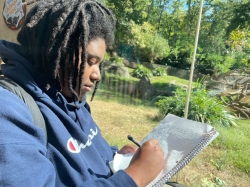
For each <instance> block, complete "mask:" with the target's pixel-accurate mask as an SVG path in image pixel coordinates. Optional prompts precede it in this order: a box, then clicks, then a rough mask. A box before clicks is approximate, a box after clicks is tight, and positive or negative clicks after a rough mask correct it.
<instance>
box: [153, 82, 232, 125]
mask: <svg viewBox="0 0 250 187" xmlns="http://www.w3.org/2000/svg"><path fill="white" fill-rule="evenodd" d="M186 98H187V91H186V90H184V89H181V88H177V90H176V92H175V95H174V96H172V97H165V98H164V99H160V100H158V101H157V102H156V106H158V107H159V113H160V116H165V115H166V114H168V113H171V114H174V115H177V116H180V117H183V116H184V109H185V104H186ZM188 119H191V120H195V121H200V122H203V123H208V124H212V125H219V124H220V125H223V126H233V125H236V124H235V122H234V121H233V119H235V118H234V117H233V116H232V115H230V114H229V112H228V111H227V110H226V106H224V105H223V104H222V102H221V101H219V100H218V99H217V98H216V97H212V96H211V95H209V92H208V91H207V90H206V89H205V88H203V87H202V86H198V87H197V88H195V89H194V90H193V91H192V92H191V96H190V103H189V110H188Z"/></svg>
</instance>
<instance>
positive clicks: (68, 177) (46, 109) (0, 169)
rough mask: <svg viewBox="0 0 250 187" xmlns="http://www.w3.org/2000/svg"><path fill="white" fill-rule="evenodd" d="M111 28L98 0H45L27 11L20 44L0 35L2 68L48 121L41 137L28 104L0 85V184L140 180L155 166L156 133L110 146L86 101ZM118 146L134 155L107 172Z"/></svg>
mask: <svg viewBox="0 0 250 187" xmlns="http://www.w3.org/2000/svg"><path fill="white" fill-rule="evenodd" d="M114 32H115V20H114V16H113V14H112V13H111V11H110V10H109V9H108V8H106V7H105V6H104V5H103V4H101V3H100V2H98V1H96V0H70V1H69V0H53V1H52V0H43V1H40V2H38V3H37V4H36V5H35V6H34V7H33V8H32V9H31V10H30V12H29V13H28V15H27V17H26V20H25V23H24V25H23V27H22V28H21V30H20V32H19V33H18V36H17V40H18V42H19V43H20V45H19V44H15V43H10V42H8V41H5V40H0V57H1V58H2V60H3V61H4V64H2V66H1V69H2V73H3V74H4V76H6V77H9V78H10V79H12V80H13V81H15V82H16V83H17V84H19V85H20V86H21V87H22V88H24V89H25V90H26V91H27V92H28V93H29V94H30V95H31V96H32V97H33V98H34V100H35V101H36V103H37V105H38V107H39V109H40V111H41V113H42V115H43V117H44V120H45V123H46V128H47V138H46V135H45V133H44V131H43V130H42V129H41V128H39V127H38V126H36V125H35V124H34V122H33V118H32V115H31V112H30V110H29V108H28V107H27V106H26V104H25V103H24V102H23V101H22V100H21V99H20V98H18V97H17V96H16V95H15V94H13V93H12V92H10V91H8V90H6V89H4V88H2V87H0V95H1V97H0V103H1V108H0V184H1V186H25V187H26V186H36V187H38V186H60V187H61V186H71V187H72V186H86V187H90V186H91V187H94V186H110V187H113V186H116V187H119V186H121V187H124V186H131V187H133V186H138V187H143V186H146V185H147V184H149V183H150V182H151V181H152V180H153V179H154V178H155V177H156V176H157V175H158V174H159V173H160V171H161V170H162V168H163V166H164V159H163V157H164V154H163V152H162V149H161V147H160V146H159V143H158V141H157V140H156V139H151V140H148V141H147V142H145V143H144V144H142V145H141V147H140V148H138V149H137V150H136V148H134V147H133V146H130V145H125V146H124V147H123V148H121V149H120V150H118V149H117V148H116V147H114V146H110V145H109V144H108V143H107V142H106V141H105V140H104V138H103V137H102V135H101V132H100V129H99V127H98V126H97V124H96V123H95V122H94V120H93V119H92V117H91V114H90V107H89V105H88V103H87V102H86V93H87V92H90V91H93V95H92V99H93V97H94V95H95V93H96V89H97V88H98V83H99V81H100V79H101V71H102V61H103V58H104V54H105V52H106V48H107V46H109V45H112V44H113V42H114ZM103 109H104V110H105V106H104V107H103ZM115 152H119V153H121V154H126V153H130V152H135V154H134V156H133V158H132V160H131V162H130V164H129V166H128V168H127V169H126V170H121V171H118V172H116V173H115V174H112V172H111V170H110V168H109V165H108V163H109V162H110V161H111V160H113V156H114V154H115Z"/></svg>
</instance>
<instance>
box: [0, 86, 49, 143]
mask: <svg viewBox="0 0 250 187" xmlns="http://www.w3.org/2000/svg"><path fill="white" fill-rule="evenodd" d="M0 103H1V107H0V134H2V135H1V137H0V144H6V143H7V144H8V143H16V142H19V143H21V142H20V141H22V143H25V144H32V142H33V143H34V142H37V140H38V139H40V140H41V138H42V139H44V137H45V136H44V132H43V130H42V129H40V128H39V127H37V126H36V125H35V124H34V121H33V117H32V114H31V111H30V110H29V108H28V107H27V105H26V104H25V103H24V102H23V101H22V100H21V99H20V98H19V97H18V96H17V95H15V94H14V93H12V92H10V91H8V90H6V89H4V88H2V87H1V86H0ZM38 141H39V140H38ZM42 141H44V142H45V139H44V140H42Z"/></svg>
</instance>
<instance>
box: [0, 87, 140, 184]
mask: <svg viewBox="0 0 250 187" xmlns="http://www.w3.org/2000/svg"><path fill="white" fill-rule="evenodd" d="M0 96H1V97H0V103H1V107H0V184H1V185H3V186H18V187H19V186H37V187H39V186H48V187H54V186H57V185H56V183H57V182H56V181H57V177H56V171H55V168H54V165H53V164H52V162H51V161H50V160H49V159H48V158H47V157H46V151H47V149H46V137H45V134H44V131H43V130H42V129H41V128H39V127H37V126H36V125H35V124H34V122H33V119H32V115H31V112H30V111H29V109H28V107H27V106H26V104H25V103H24V102H23V101H22V100H21V99H20V98H18V96H16V95H15V94H13V93H11V92H9V91H8V90H5V89H3V88H2V87H0ZM112 150H113V151H116V150H117V148H115V147H112ZM79 182H80V181H78V184H79V185H78V186H82V187H89V186H91V187H101V186H103V187H104V186H105V187H107V186H109V187H123V186H130V187H136V186H137V185H136V183H135V182H134V181H133V179H132V178H131V177H130V176H129V175H128V174H127V173H126V172H125V171H118V172H116V173H115V174H114V175H112V176H111V177H109V178H108V179H104V178H96V179H93V180H87V181H82V182H80V183H79Z"/></svg>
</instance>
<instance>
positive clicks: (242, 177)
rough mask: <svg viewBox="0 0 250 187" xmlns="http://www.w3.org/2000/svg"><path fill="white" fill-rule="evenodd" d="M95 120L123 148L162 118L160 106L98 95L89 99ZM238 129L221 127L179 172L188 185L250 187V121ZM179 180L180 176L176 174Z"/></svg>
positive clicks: (103, 133) (111, 143)
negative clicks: (215, 136) (210, 142)
mask: <svg viewBox="0 0 250 187" xmlns="http://www.w3.org/2000/svg"><path fill="white" fill-rule="evenodd" d="M89 104H90V106H91V111H92V115H93V118H94V120H95V121H96V123H97V124H99V126H100V128H101V131H102V135H103V136H104V137H105V139H106V140H107V141H108V142H109V143H110V145H116V146H118V147H119V148H121V147H122V146H123V145H125V144H130V142H129V141H128V140H127V135H128V134H130V135H132V136H134V137H135V138H136V139H138V140H141V139H142V138H143V137H144V136H145V135H146V134H147V133H148V132H149V131H151V130H152V129H153V128H154V127H155V126H156V125H157V124H158V123H159V121H160V119H158V118H157V113H158V109H157V108H154V107H148V106H134V105H126V104H121V103H117V102H115V101H112V100H103V99H100V98H99V97H98V96H97V97H96V98H95V99H94V101H92V102H89ZM238 124H239V125H238V127H236V128H230V129H225V128H217V130H218V131H219V133H220V136H219V137H218V138H217V139H216V140H214V142H212V144H211V146H208V147H207V148H205V149H204V150H203V151H202V152H200V153H199V154H198V155H197V156H196V157H195V158H194V159H193V160H192V161H191V162H190V163H189V164H188V165H187V166H185V167H184V169H183V170H182V171H181V172H180V173H179V174H178V181H179V183H181V184H183V185H184V184H185V185H186V186H187V187H216V186H215V185H217V186H223V185H222V184H223V182H225V183H226V184H227V185H226V186H229V187H249V186H250V146H249V143H250V125H249V124H250V120H245V121H239V122H238ZM173 180H174V181H175V180H176V177H173Z"/></svg>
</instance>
